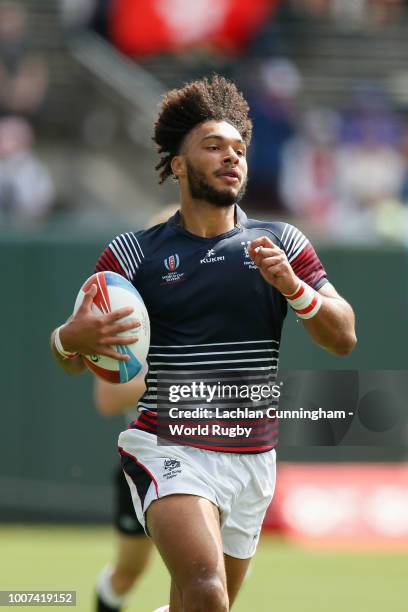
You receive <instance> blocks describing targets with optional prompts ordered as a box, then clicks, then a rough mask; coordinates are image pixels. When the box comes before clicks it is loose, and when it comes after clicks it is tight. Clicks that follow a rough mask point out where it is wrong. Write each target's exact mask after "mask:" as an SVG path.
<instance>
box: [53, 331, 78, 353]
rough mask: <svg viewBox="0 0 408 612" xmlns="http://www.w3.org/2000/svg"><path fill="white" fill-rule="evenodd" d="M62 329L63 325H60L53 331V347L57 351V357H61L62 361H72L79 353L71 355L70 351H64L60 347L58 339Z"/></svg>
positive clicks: (59, 339)
mask: <svg viewBox="0 0 408 612" xmlns="http://www.w3.org/2000/svg"><path fill="white" fill-rule="evenodd" d="M62 327H64V326H63V325H60V326H59V327H58V328H57V329H56V330H55V334H54V346H55V348H56V349H57V353H58V354H59V355H61V357H62V358H63V359H73V358H74V357H77V355H78V354H79V353H72V352H71V351H66V350H65V349H64V347H63V346H62V343H61V338H60V329H61V328H62Z"/></svg>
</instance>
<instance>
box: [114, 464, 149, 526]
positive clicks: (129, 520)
mask: <svg viewBox="0 0 408 612" xmlns="http://www.w3.org/2000/svg"><path fill="white" fill-rule="evenodd" d="M114 525H115V527H116V529H117V530H118V531H119V533H121V534H123V535H129V536H145V532H144V529H143V527H142V526H141V524H140V523H139V521H138V520H137V516H136V513H135V509H134V507H133V502H132V496H131V494H130V489H129V485H128V483H127V480H126V478H125V475H124V474H123V470H122V468H121V467H118V468H117V469H116V470H115V474H114Z"/></svg>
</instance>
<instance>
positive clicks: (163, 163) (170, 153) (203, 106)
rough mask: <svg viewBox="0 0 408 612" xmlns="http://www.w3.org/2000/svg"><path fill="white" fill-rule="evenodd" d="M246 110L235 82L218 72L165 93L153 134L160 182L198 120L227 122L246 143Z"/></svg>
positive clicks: (249, 132)
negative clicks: (210, 76) (158, 157)
mask: <svg viewBox="0 0 408 612" xmlns="http://www.w3.org/2000/svg"><path fill="white" fill-rule="evenodd" d="M248 112H249V106H248V103H247V101H246V100H245V98H244V96H243V95H242V93H241V92H240V91H238V89H237V87H236V85H235V84H234V83H232V82H231V81H228V80H227V79H225V78H224V77H222V76H219V75H214V76H213V77H212V78H211V79H208V78H204V79H200V80H198V81H192V82H191V83H187V84H186V85H185V86H184V87H182V88H181V89H172V90H171V91H169V92H167V94H166V95H165V96H164V99H163V102H162V104H161V112H160V115H159V117H158V119H157V121H156V123H155V126H154V136H153V140H154V142H155V143H156V144H157V147H158V152H159V154H160V155H161V158H160V162H159V163H158V164H157V166H156V170H160V180H159V182H160V183H163V182H164V181H165V180H166V179H167V178H168V177H169V176H171V175H172V170H171V160H172V159H173V157H174V156H175V155H178V153H179V151H180V147H181V145H182V143H183V140H184V138H185V137H186V136H187V134H188V133H189V132H190V131H191V130H192V129H193V128H194V127H195V126H196V125H199V124H200V123H204V122H205V121H212V120H215V121H228V123H231V125H233V126H234V127H235V128H236V129H237V130H238V132H239V133H240V134H241V137H242V139H243V141H244V142H245V144H246V145H247V146H248V145H249V143H250V141H251V135H252V122H251V120H250V119H249V117H248Z"/></svg>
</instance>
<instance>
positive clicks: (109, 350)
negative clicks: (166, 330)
mask: <svg viewBox="0 0 408 612" xmlns="http://www.w3.org/2000/svg"><path fill="white" fill-rule="evenodd" d="M95 293H96V286H95V285H92V287H91V288H90V289H89V290H88V291H86V293H85V296H84V300H83V302H82V304H81V306H80V308H79V309H78V310H77V312H76V313H75V315H72V316H71V317H69V319H68V320H67V322H66V323H65V324H64V325H63V326H62V327H61V328H60V334H59V335H60V341H61V344H62V347H63V349H64V350H66V351H70V352H72V353H77V354H78V356H77V357H74V358H73V359H64V357H63V356H62V355H61V354H60V353H59V352H58V350H57V348H56V345H55V334H56V330H54V331H53V332H52V334H51V341H50V344H51V352H52V354H53V355H54V357H55V359H56V360H57V362H58V364H59V365H60V366H61V367H62V368H63V369H64V370H65V371H66V372H68V373H70V374H79V373H80V372H82V371H83V370H84V368H85V366H84V363H83V361H82V357H81V355H106V356H108V357H112V358H113V359H117V360H119V361H128V360H129V357H128V356H127V355H122V353H119V352H118V351H116V350H115V349H114V348H113V346H114V345H117V344H121V345H126V344H133V343H134V342H137V340H138V337H137V336H136V335H133V336H126V337H123V336H119V335H118V334H119V333H120V332H123V331H127V330H130V329H135V328H137V327H139V325H140V323H139V322H138V321H137V320H136V319H128V320H126V321H122V319H123V318H124V317H127V316H129V315H130V314H131V313H132V312H133V309H132V308H120V309H119V310H115V311H114V312H111V313H109V314H105V315H96V314H95V313H94V312H93V311H92V302H93V298H94V296H95Z"/></svg>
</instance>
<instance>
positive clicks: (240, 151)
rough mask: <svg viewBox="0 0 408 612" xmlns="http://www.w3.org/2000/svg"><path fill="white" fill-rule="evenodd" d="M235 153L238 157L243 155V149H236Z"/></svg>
mask: <svg viewBox="0 0 408 612" xmlns="http://www.w3.org/2000/svg"><path fill="white" fill-rule="evenodd" d="M236 154H237V155H238V157H245V151H243V150H242V149H238V150H237V151H236Z"/></svg>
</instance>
